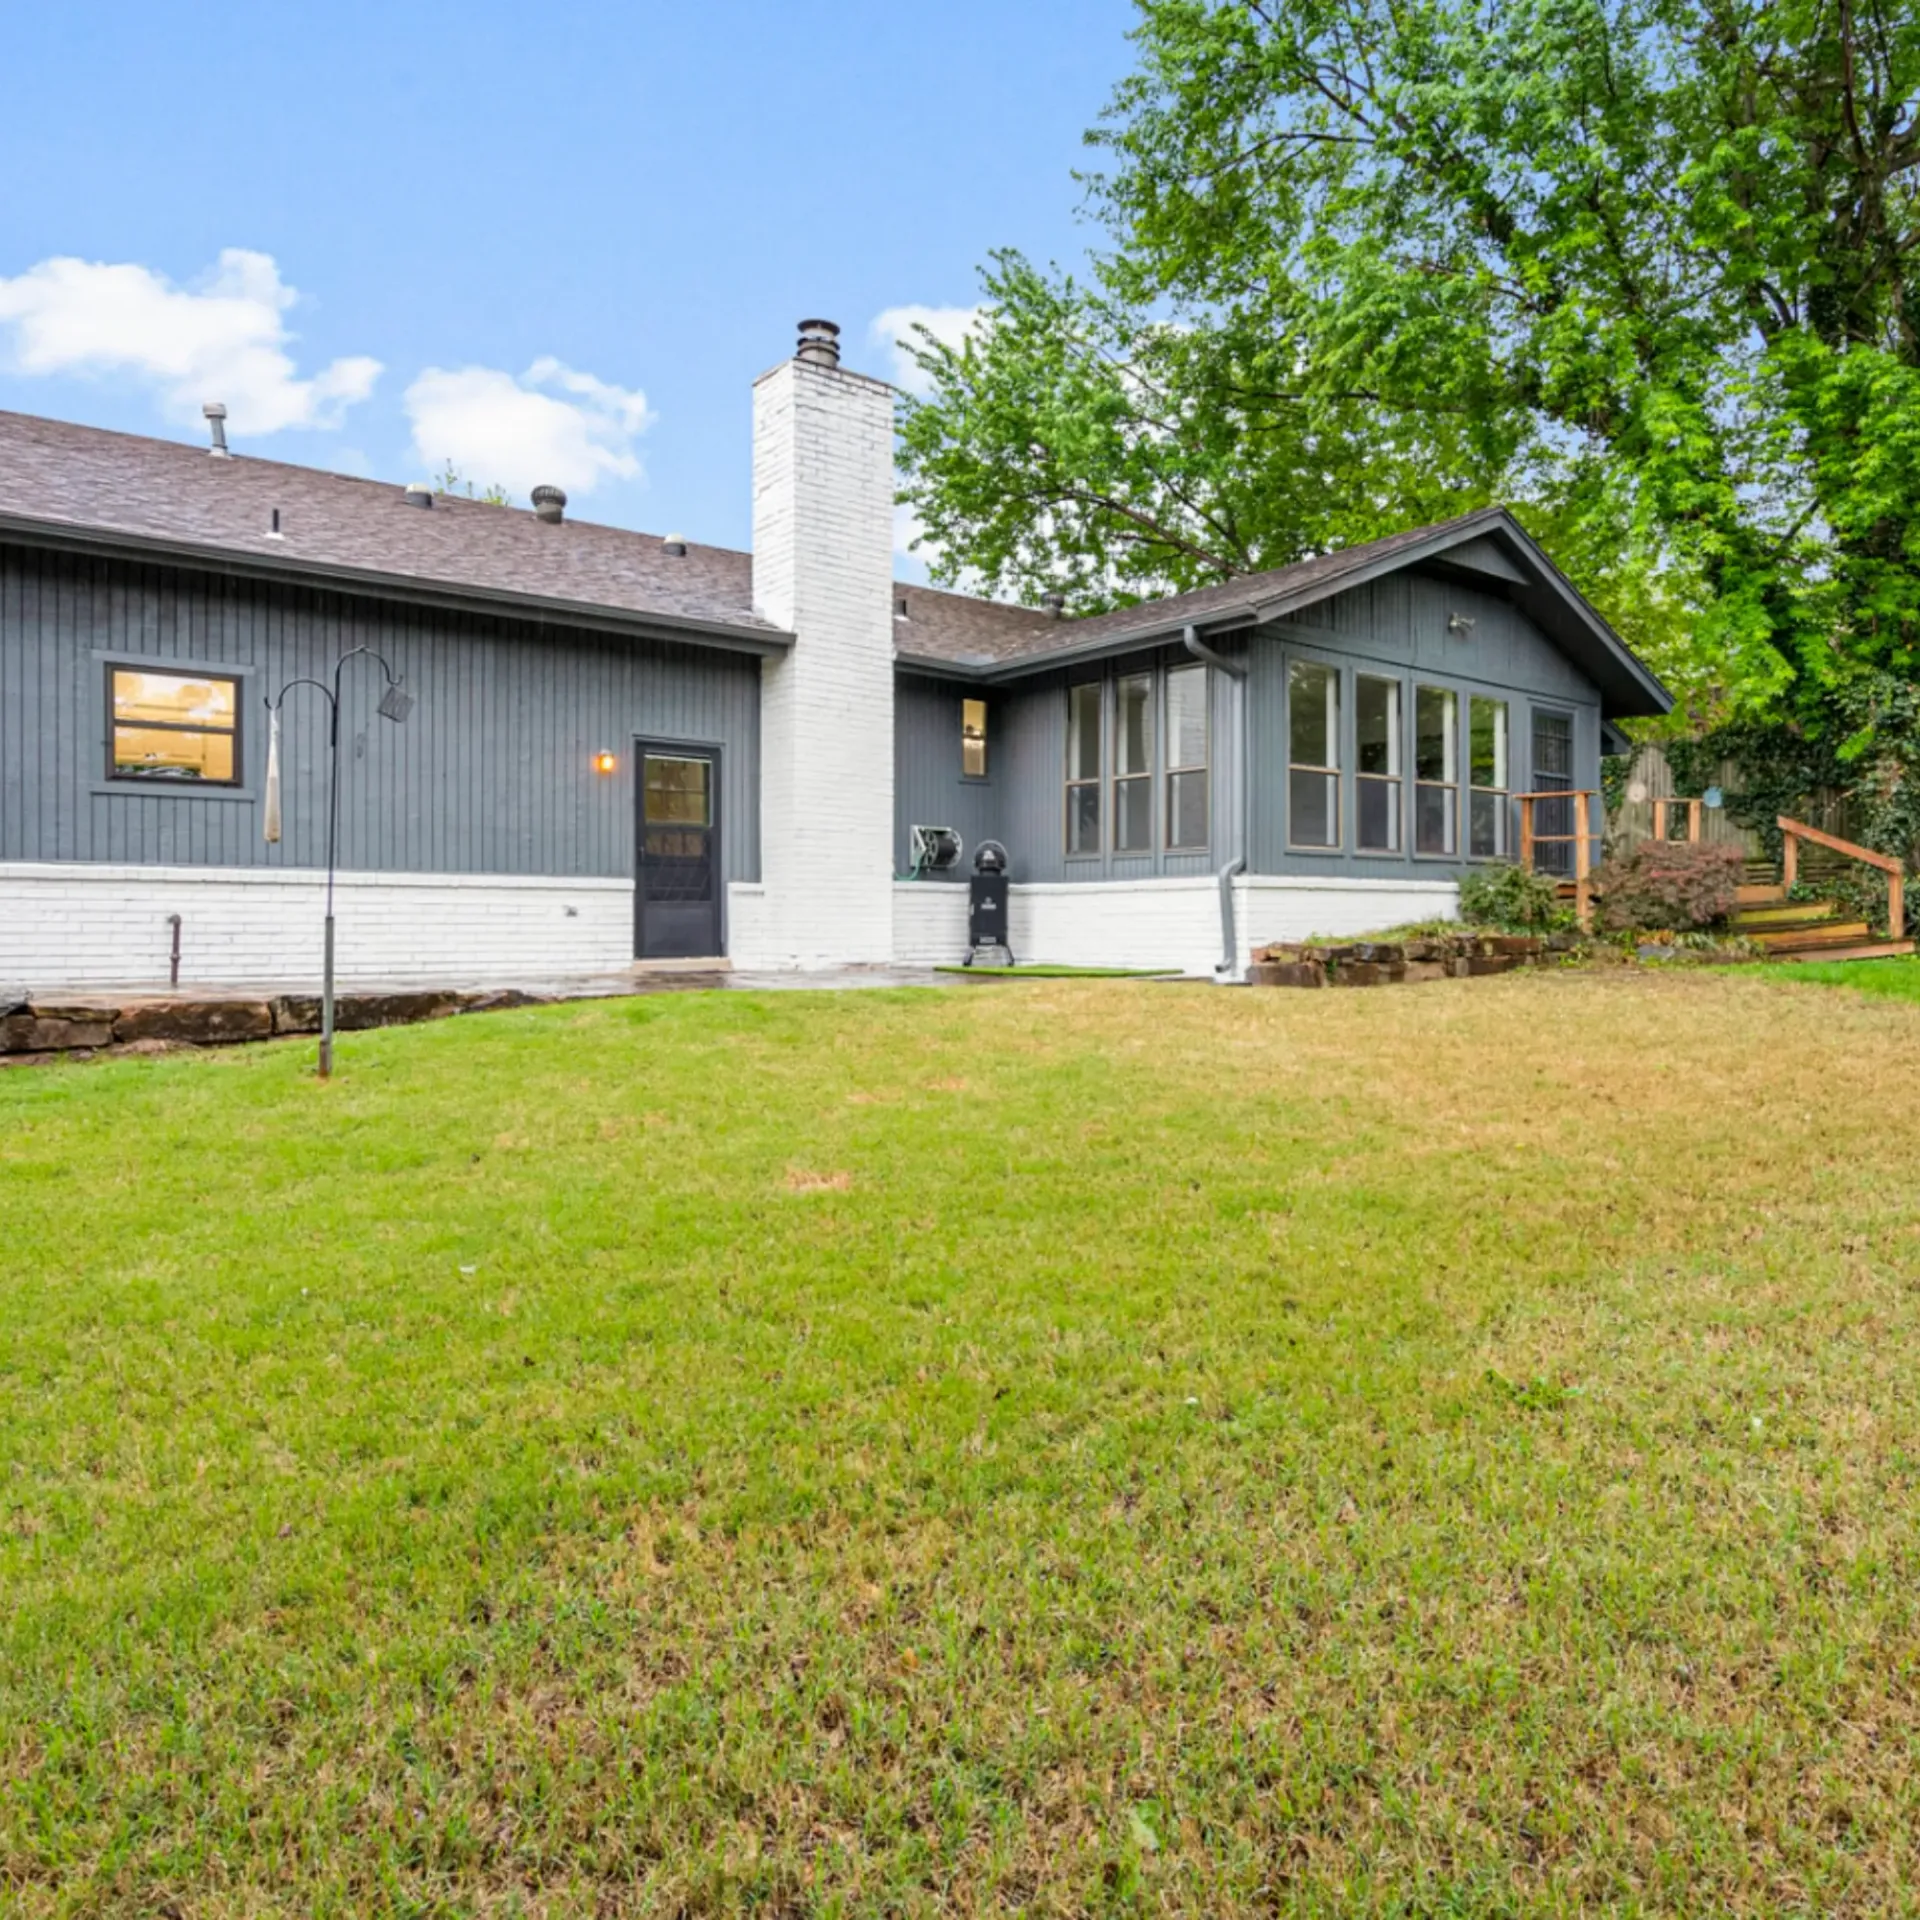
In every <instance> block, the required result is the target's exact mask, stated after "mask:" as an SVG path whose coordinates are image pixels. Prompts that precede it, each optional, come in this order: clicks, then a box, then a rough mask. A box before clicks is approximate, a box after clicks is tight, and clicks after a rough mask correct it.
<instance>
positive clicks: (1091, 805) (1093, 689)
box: [1067, 680, 1101, 854]
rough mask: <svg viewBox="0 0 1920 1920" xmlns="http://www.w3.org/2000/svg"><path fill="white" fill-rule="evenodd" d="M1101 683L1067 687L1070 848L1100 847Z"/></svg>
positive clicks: (1085, 850)
mask: <svg viewBox="0 0 1920 1920" xmlns="http://www.w3.org/2000/svg"><path fill="white" fill-rule="evenodd" d="M1100 780H1101V766H1100V683H1099V681H1097V680H1088V681H1084V682H1083V683H1082V684H1081V685H1079V686H1077V687H1069V688H1068V689H1067V851H1068V852H1069V853H1077V854H1088V853H1092V854H1097V853H1098V852H1099V851H1100Z"/></svg>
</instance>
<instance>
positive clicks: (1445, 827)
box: [1413, 687, 1460, 854]
mask: <svg viewBox="0 0 1920 1920" xmlns="http://www.w3.org/2000/svg"><path fill="white" fill-rule="evenodd" d="M1413 732H1414V741H1413V773H1414V788H1413V846H1414V851H1415V852H1416V853H1440V854H1450V853H1457V852H1458V851H1459V850H1460V697H1459V695H1458V694H1456V693H1453V692H1451V691H1450V690H1449V689H1447V688H1445V687H1416V688H1415V689H1414V693H1413Z"/></svg>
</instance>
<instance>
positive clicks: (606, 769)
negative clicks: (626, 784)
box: [593, 747, 620, 773]
mask: <svg viewBox="0 0 1920 1920" xmlns="http://www.w3.org/2000/svg"><path fill="white" fill-rule="evenodd" d="M619 764H620V762H619V761H618V760H616V759H615V758H614V757H613V755H612V754H610V753H609V752H608V751H607V750H606V748H605V747H602V748H601V749H600V751H599V752H598V753H596V754H595V755H594V756H593V770H594V772H595V773H612V772H613V771H614V769H615V768H616V767H618V766H619Z"/></svg>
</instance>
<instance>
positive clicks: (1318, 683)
mask: <svg viewBox="0 0 1920 1920" xmlns="http://www.w3.org/2000/svg"><path fill="white" fill-rule="evenodd" d="M1287 745H1288V755H1289V765H1288V771H1287V842H1288V844H1289V845H1290V846H1295V847H1337V846H1338V845H1339V844H1340V676H1339V674H1338V673H1337V672H1335V671H1334V669H1333V668H1332V667H1323V666H1320V665H1319V664H1317V663H1316V662H1314V661H1311V660H1295V661H1292V662H1290V663H1289V665H1288V667H1287Z"/></svg>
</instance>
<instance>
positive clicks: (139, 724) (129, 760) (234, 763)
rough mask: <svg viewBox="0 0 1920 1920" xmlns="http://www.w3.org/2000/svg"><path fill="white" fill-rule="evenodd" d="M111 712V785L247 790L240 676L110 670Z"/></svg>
mask: <svg viewBox="0 0 1920 1920" xmlns="http://www.w3.org/2000/svg"><path fill="white" fill-rule="evenodd" d="M107 709H108V743H107V775H108V778H110V779H113V780H152V781H155V782H161V781H164V782H168V783H171V784H176V785H189V786H213V787H237V786H238V785H239V784H240V681H239V679H238V677H237V676H234V675H230V674H217V673H178V672H169V671H164V670H160V669H157V668H152V667H110V668H108V670H107Z"/></svg>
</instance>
